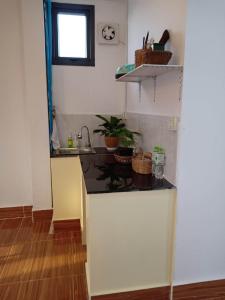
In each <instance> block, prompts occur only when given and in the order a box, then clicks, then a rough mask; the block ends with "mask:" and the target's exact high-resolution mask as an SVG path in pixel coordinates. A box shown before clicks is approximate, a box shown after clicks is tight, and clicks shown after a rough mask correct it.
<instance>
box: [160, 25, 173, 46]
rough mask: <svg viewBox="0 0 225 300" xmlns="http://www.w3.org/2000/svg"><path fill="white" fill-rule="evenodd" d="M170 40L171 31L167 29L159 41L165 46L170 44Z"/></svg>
mask: <svg viewBox="0 0 225 300" xmlns="http://www.w3.org/2000/svg"><path fill="white" fill-rule="evenodd" d="M169 38H170V34H169V31H168V30H167V29H166V30H165V31H164V32H163V35H162V37H161V39H160V40H159V44H162V45H164V46H165V44H166V43H167V42H168V40H169Z"/></svg>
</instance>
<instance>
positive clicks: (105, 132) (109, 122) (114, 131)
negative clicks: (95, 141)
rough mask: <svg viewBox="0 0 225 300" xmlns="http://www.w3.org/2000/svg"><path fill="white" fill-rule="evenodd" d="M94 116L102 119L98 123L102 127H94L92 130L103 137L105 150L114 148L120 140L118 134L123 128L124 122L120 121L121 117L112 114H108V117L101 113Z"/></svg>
mask: <svg viewBox="0 0 225 300" xmlns="http://www.w3.org/2000/svg"><path fill="white" fill-rule="evenodd" d="M96 117H97V118H99V119H101V120H102V121H104V123H103V124H100V125H99V127H102V128H100V129H95V130H94V131H93V132H94V133H99V134H100V135H102V136H104V137H105V144H106V148H107V150H109V151H113V150H116V149H117V147H118V145H119V142H120V136H121V135H122V133H123V132H124V129H125V124H124V123H123V122H122V119H119V118H117V117H114V116H110V118H109V119H107V118H105V117H103V116H101V115H96Z"/></svg>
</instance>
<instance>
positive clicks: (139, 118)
mask: <svg viewBox="0 0 225 300" xmlns="http://www.w3.org/2000/svg"><path fill="white" fill-rule="evenodd" d="M170 119H171V118H170V117H165V116H153V115H144V114H135V113H127V126H128V128H130V129H133V130H139V131H140V132H141V133H142V137H141V139H139V141H138V142H139V146H141V147H142V148H143V149H144V150H145V151H152V149H153V147H154V146H155V145H162V146H163V147H164V148H165V151H166V167H165V177H166V178H167V179H169V180H170V181H171V182H172V183H174V184H175V183H176V160H177V131H171V130H169V123H170Z"/></svg>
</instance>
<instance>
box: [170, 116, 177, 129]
mask: <svg viewBox="0 0 225 300" xmlns="http://www.w3.org/2000/svg"><path fill="white" fill-rule="evenodd" d="M177 126H178V118H177V117H171V118H170V120H169V126H168V130H169V131H177Z"/></svg>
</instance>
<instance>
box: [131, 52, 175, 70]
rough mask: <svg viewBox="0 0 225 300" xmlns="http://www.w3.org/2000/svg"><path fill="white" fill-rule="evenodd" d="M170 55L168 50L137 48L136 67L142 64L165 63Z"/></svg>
mask: <svg viewBox="0 0 225 300" xmlns="http://www.w3.org/2000/svg"><path fill="white" fill-rule="evenodd" d="M171 57H172V52H169V51H152V50H151V49H139V50H136V51H135V66H136V68H137V67H139V66H141V65H143V64H153V65H167V64H168V62H169V60H170V59H171Z"/></svg>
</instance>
